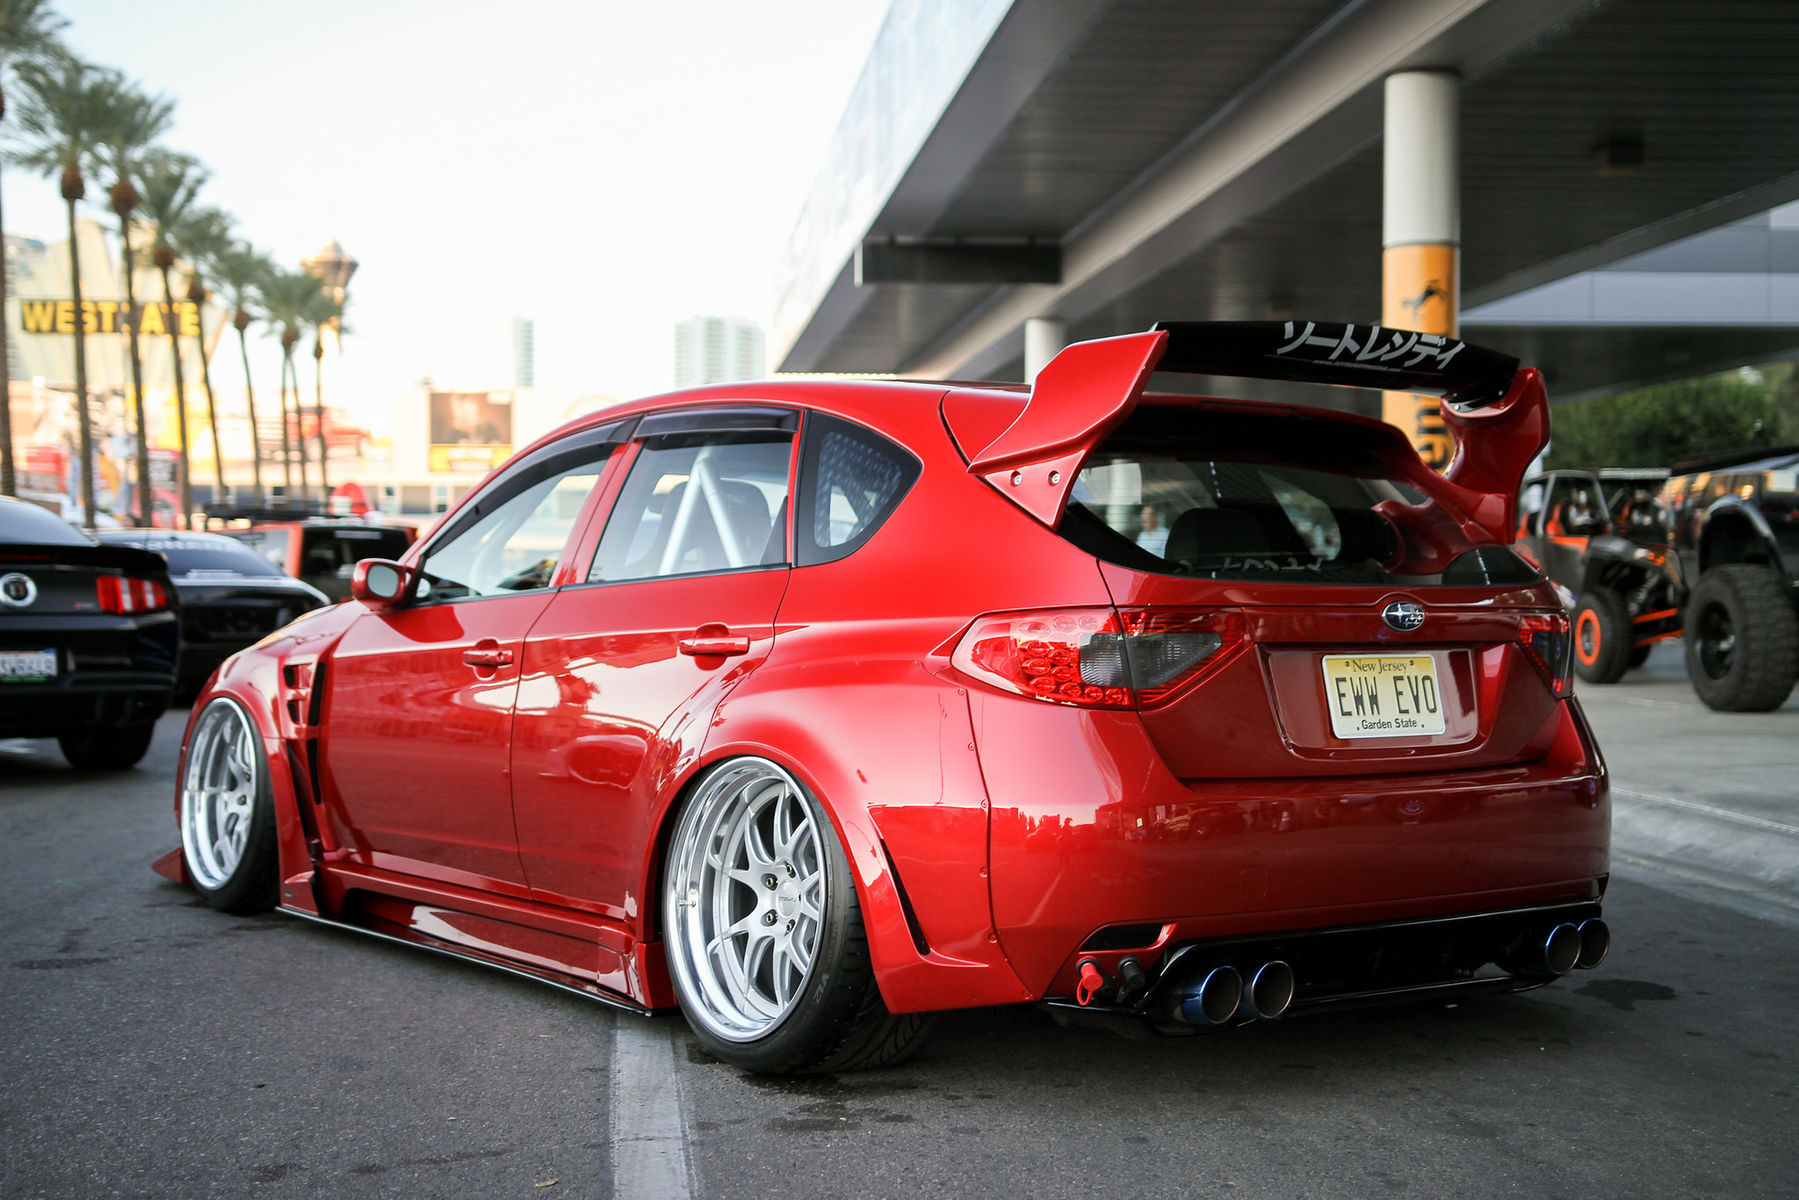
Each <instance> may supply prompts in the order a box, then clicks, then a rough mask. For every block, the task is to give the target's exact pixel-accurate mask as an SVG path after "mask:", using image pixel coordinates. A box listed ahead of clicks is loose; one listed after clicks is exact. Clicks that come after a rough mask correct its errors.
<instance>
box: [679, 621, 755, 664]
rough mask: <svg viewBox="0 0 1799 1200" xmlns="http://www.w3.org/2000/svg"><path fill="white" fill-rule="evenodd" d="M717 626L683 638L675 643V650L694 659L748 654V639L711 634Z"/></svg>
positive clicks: (697, 631)
mask: <svg viewBox="0 0 1799 1200" xmlns="http://www.w3.org/2000/svg"><path fill="white" fill-rule="evenodd" d="M718 628H720V627H719V626H712V627H710V628H708V629H704V630H696V631H695V632H694V633H693V634H692V635H691V636H689V637H684V638H682V639H681V640H680V641H678V642H676V643H675V648H676V649H677V650H679V651H680V652H681V653H682V654H691V655H693V656H694V657H695V658H704V657H713V658H731V657H733V656H734V655H738V654H748V653H749V652H750V639H748V638H746V637H730V636H720V635H718V634H714V633H713V632H712V630H713V629H718Z"/></svg>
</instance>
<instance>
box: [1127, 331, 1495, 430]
mask: <svg viewBox="0 0 1799 1200" xmlns="http://www.w3.org/2000/svg"><path fill="white" fill-rule="evenodd" d="M1153 328H1154V329H1156V330H1161V331H1163V332H1165V333H1167V334H1168V345H1167V348H1166V349H1164V350H1163V351H1162V359H1161V361H1160V362H1158V363H1157V364H1156V370H1158V371H1170V372H1173V373H1175V374H1180V375H1229V376H1232V377H1236V378H1244V379H1278V380H1285V381H1288V382H1292V383H1328V384H1335V385H1337V386H1339V387H1359V388H1378V389H1381V390H1383V391H1393V392H1430V393H1433V394H1435V395H1440V396H1442V397H1443V399H1444V400H1446V401H1448V402H1449V403H1450V404H1453V405H1455V406H1456V407H1458V408H1462V409H1468V410H1472V409H1477V408H1485V407H1486V406H1487V405H1490V404H1496V403H1498V402H1499V401H1500V400H1502V399H1504V398H1505V395H1506V393H1507V392H1508V391H1510V390H1511V387H1512V380H1513V378H1514V377H1515V376H1516V375H1517V373H1518V360H1517V359H1515V358H1513V357H1512V356H1511V355H1509V354H1501V353H1499V352H1498V351H1497V350H1488V349H1487V348H1485V347H1484V346H1474V345H1470V344H1469V343H1467V342H1464V341H1462V340H1461V339H1459V338H1452V337H1447V336H1445V335H1443V334H1438V333H1418V332H1416V331H1414V330H1410V329H1389V328H1387V327H1386V326H1384V325H1343V324H1338V323H1336V322H1333V321H1205V322H1201V321H1162V322H1159V323H1157V324H1156V325H1155V326H1154V327H1153Z"/></svg>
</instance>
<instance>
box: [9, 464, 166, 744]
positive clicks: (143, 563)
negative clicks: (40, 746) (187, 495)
mask: <svg viewBox="0 0 1799 1200" xmlns="http://www.w3.org/2000/svg"><path fill="white" fill-rule="evenodd" d="M180 639H181V634H180V626H179V624H178V618H177V616H176V603H175V592H174V589H173V587H172V586H171V585H170V582H169V574H168V567H167V565H166V564H165V563H164V562H163V560H162V559H161V558H160V557H158V556H157V555H154V554H149V553H147V552H145V551H142V550H136V549H131V548H129V547H125V546H103V545H99V544H97V543H96V542H95V541H94V539H93V538H91V537H89V536H88V535H87V534H85V533H82V532H81V531H80V530H78V529H76V528H74V527H73V526H71V525H70V524H69V523H68V522H66V521H64V520H62V519H60V518H58V517H56V516H54V515H53V514H51V513H49V512H46V511H44V510H43V509H42V508H39V507H37V506H36V505H33V504H28V503H26V502H25V501H23V500H17V499H14V498H12V497H10V496H0V738H16V737H23V738H55V739H56V741H57V744H58V745H59V746H61V747H62V752H63V757H64V758H66V759H68V760H69V765H70V766H73V767H75V768H77V769H79V770H116V769H122V768H125V767H129V766H132V765H133V764H135V763H136V762H137V761H138V760H139V759H141V758H143V756H144V754H145V752H146V751H148V750H149V748H150V739H151V736H152V734H153V733H154V732H155V730H156V718H157V717H159V716H161V715H162V713H163V710H165V709H166V708H168V706H169V692H170V690H171V689H172V688H173V687H174V686H175V663H176V656H177V654H178V652H179V649H180Z"/></svg>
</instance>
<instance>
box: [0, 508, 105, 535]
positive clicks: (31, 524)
mask: <svg viewBox="0 0 1799 1200" xmlns="http://www.w3.org/2000/svg"><path fill="white" fill-rule="evenodd" d="M0 541H17V542H39V543H43V544H46V545H54V546H91V545H93V544H94V540H93V538H91V537H89V536H88V535H87V534H86V533H84V532H83V531H81V530H79V529H77V528H75V526H73V525H71V524H69V523H68V522H67V521H65V520H63V519H62V518H61V517H59V516H57V515H56V514H55V513H53V512H50V511H49V510H48V509H45V508H41V507H39V506H38V505H36V504H33V503H31V502H30V501H29V500H18V499H15V498H14V497H12V496H0Z"/></svg>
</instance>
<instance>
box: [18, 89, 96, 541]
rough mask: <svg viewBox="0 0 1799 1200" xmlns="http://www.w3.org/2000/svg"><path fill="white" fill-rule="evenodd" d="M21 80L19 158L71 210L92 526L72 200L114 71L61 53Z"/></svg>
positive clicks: (90, 520) (79, 190) (78, 387)
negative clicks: (54, 183) (29, 100)
mask: <svg viewBox="0 0 1799 1200" xmlns="http://www.w3.org/2000/svg"><path fill="white" fill-rule="evenodd" d="M17 70H18V75H19V81H20V82H21V83H23V84H24V85H25V87H26V88H27V89H28V90H29V91H30V92H31V95H32V97H33V100H34V103H33V104H32V106H31V107H30V108H28V109H26V110H25V111H24V112H23V113H22V114H21V120H20V125H21V126H22V127H23V128H24V131H25V136H26V139H27V142H26V149H25V153H24V154H23V155H21V156H20V158H19V161H20V163H21V164H23V165H24V166H27V167H31V168H33V169H34V170H37V171H39V172H40V173H42V174H44V175H55V176H58V177H59V178H60V182H61V188H62V198H63V202H64V203H65V204H67V205H68V208H69V283H70V290H71V292H72V293H73V298H74V301H75V408H76V412H77V419H78V420H79V421H80V423H81V507H82V512H83V520H84V521H85V523H86V524H87V525H88V527H89V528H92V527H93V524H94V430H93V424H92V422H91V421H90V420H89V419H88V403H87V336H86V335H87V330H86V325H87V313H86V309H85V308H84V306H83V304H82V301H81V251H80V245H79V239H78V238H77V237H76V229H75V204H76V202H77V201H79V200H81V199H82V198H83V197H85V196H86V195H87V181H86V179H85V177H84V173H85V172H86V171H88V170H90V169H92V168H93V166H94V165H95V144H94V131H95V130H98V129H102V128H104V127H105V124H106V121H107V119H108V114H109V106H110V105H111V103H112V97H113V95H114V93H115V87H116V84H115V81H114V77H113V76H112V75H109V74H108V73H106V72H103V71H100V70H98V69H97V68H94V67H91V66H89V65H88V64H86V63H84V62H81V61H80V60H78V59H75V58H71V57H68V56H62V57H60V58H58V59H56V60H54V61H52V62H47V63H37V62H32V63H21V64H19V66H18V68H17Z"/></svg>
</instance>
